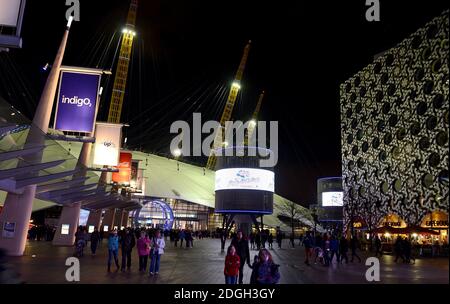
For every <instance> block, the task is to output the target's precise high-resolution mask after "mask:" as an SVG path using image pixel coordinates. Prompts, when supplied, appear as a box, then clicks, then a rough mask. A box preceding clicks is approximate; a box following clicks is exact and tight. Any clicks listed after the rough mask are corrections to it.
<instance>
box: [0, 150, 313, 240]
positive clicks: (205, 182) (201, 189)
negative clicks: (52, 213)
mask: <svg viewBox="0 0 450 304" xmlns="http://www.w3.org/2000/svg"><path fill="white" fill-rule="evenodd" d="M57 142H58V144H59V145H60V146H62V147H63V148H64V149H65V150H66V151H69V152H70V154H71V155H73V156H74V157H75V158H78V156H79V154H80V150H81V146H82V143H80V142H70V143H69V142H65V141H57ZM132 153H133V160H141V161H140V164H139V168H141V169H144V180H145V186H144V187H145V195H146V196H150V197H158V198H173V199H180V200H185V201H189V202H193V203H197V204H201V205H205V206H208V207H211V208H214V204H215V197H214V196H215V193H214V176H215V173H214V171H211V170H208V169H206V168H203V167H199V166H195V165H191V164H187V163H183V162H182V161H177V160H174V159H170V158H165V157H161V156H157V155H154V154H146V153H143V152H139V151H132ZM55 157H56V156H55ZM97 174H99V173H97ZM5 195H6V192H4V191H0V205H1V204H3V202H4V199H5ZM283 201H288V200H286V199H285V198H282V197H281V196H279V195H276V194H275V195H274V214H273V215H270V216H267V215H266V216H265V217H264V224H266V225H268V226H272V227H276V226H280V227H281V228H282V229H283V230H286V231H287V230H290V228H289V227H287V226H286V225H284V224H283V223H282V222H281V221H280V220H278V215H279V214H280V210H279V206H280V205H281V204H282V203H283ZM53 205H55V203H54V202H51V201H46V200H41V199H35V201H34V205H33V211H37V210H41V209H45V208H48V207H51V206H53ZM302 222H304V224H305V225H308V226H310V227H313V225H314V224H313V223H312V222H311V221H309V220H307V219H302Z"/></svg>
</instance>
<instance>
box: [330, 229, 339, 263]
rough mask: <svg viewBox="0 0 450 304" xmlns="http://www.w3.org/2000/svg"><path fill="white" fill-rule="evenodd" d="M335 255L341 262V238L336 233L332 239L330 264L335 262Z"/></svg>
mask: <svg viewBox="0 0 450 304" xmlns="http://www.w3.org/2000/svg"><path fill="white" fill-rule="evenodd" d="M334 255H336V261H337V263H338V264H339V261H340V256H339V240H338V239H337V237H336V236H335V235H332V236H331V240H330V264H331V263H333V257H334Z"/></svg>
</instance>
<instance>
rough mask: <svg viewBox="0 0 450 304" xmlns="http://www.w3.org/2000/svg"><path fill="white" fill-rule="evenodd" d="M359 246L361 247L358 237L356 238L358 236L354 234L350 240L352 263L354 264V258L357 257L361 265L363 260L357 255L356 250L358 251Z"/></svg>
mask: <svg viewBox="0 0 450 304" xmlns="http://www.w3.org/2000/svg"><path fill="white" fill-rule="evenodd" d="M358 245H359V241H358V237H357V236H356V234H354V235H353V236H352V238H351V240H350V248H351V250H352V259H351V260H350V262H351V263H353V259H354V257H357V258H358V260H359V262H360V263H361V258H360V257H359V255H358V254H357V253H356V250H357V249H358Z"/></svg>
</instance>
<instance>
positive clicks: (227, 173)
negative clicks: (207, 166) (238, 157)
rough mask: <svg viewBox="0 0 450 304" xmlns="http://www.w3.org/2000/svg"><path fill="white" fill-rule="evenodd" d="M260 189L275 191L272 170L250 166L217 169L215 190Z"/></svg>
mask: <svg viewBox="0 0 450 304" xmlns="http://www.w3.org/2000/svg"><path fill="white" fill-rule="evenodd" d="M229 189H241V190H260V191H270V192H275V175H274V173H273V172H272V171H269V170H263V169H250V168H231V169H221V170H217V171H216V184H215V190H216V191H217V190H229Z"/></svg>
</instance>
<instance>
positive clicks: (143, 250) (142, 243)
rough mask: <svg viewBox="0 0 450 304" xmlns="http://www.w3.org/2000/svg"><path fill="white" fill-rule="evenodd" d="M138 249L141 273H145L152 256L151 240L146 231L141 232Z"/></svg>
mask: <svg viewBox="0 0 450 304" xmlns="http://www.w3.org/2000/svg"><path fill="white" fill-rule="evenodd" d="M136 247H137V250H138V255H139V271H140V272H145V271H146V270H147V260H148V255H149V254H150V239H149V238H148V236H147V234H146V233H145V231H141V236H140V237H139V239H138V241H137V246H136Z"/></svg>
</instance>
